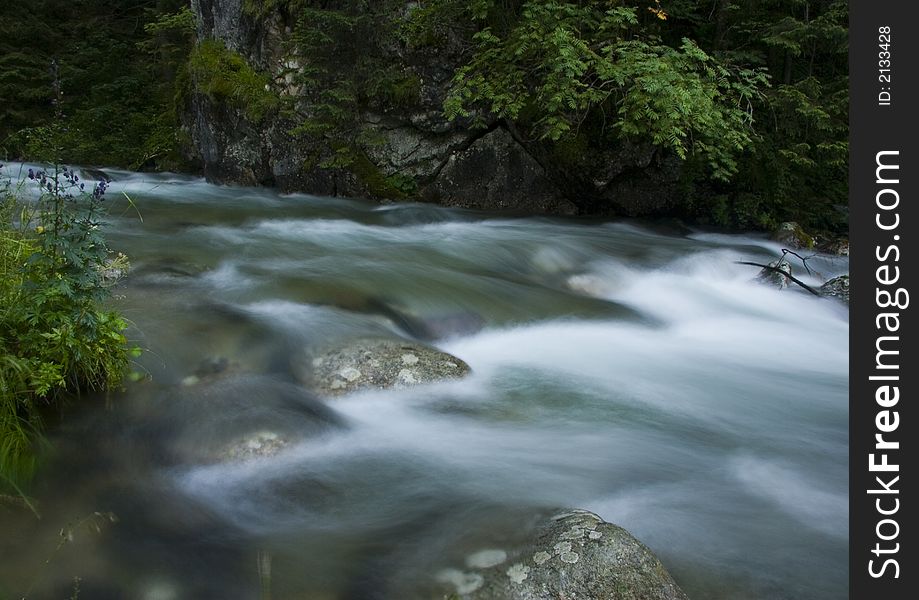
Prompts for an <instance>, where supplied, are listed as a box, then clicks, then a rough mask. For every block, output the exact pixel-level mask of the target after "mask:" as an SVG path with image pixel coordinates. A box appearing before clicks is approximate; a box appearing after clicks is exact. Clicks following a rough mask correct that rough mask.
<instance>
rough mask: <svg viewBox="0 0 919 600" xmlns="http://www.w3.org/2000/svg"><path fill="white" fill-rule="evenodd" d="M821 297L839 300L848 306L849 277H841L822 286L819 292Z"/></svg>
mask: <svg viewBox="0 0 919 600" xmlns="http://www.w3.org/2000/svg"><path fill="white" fill-rule="evenodd" d="M817 291H818V292H820V295H821V296H824V297H826V298H837V299H839V300H841V301H843V302H845V303H846V304H848V303H849V276H848V275H840V276H839V277H834V278H833V279H830V280H829V281H827V282H826V283H824V284H823V285H821V286H820V289H819V290H817Z"/></svg>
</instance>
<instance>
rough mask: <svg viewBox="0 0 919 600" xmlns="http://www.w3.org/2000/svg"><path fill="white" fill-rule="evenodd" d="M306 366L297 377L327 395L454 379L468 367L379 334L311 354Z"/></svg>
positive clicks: (457, 359)
mask: <svg viewBox="0 0 919 600" xmlns="http://www.w3.org/2000/svg"><path fill="white" fill-rule="evenodd" d="M309 366H310V368H309V369H308V372H304V373H301V379H302V380H304V381H305V382H306V383H307V384H308V385H309V386H310V387H311V388H312V389H313V390H315V391H316V392H317V393H319V394H323V395H328V396H339V395H342V394H347V393H349V392H354V391H357V390H362V389H373V388H378V389H384V388H394V387H409V386H413V385H418V384H424V383H432V382H436V381H442V380H447V379H457V378H460V377H463V376H464V375H466V374H468V373H469V371H470V369H469V365H467V364H466V363H464V362H463V361H462V360H460V359H459V358H457V357H455V356H452V355H450V354H447V353H445V352H441V351H440V350H437V349H435V348H431V347H429V346H424V345H422V344H419V343H416V342H409V341H405V340H392V339H382V338H365V339H359V340H354V341H352V342H350V343H347V344H346V345H344V346H342V347H340V348H336V349H334V350H330V351H328V352H325V353H323V354H321V355H319V356H317V357H315V358H314V359H313V360H312V361H311V362H310V365H309ZM301 371H303V369H301Z"/></svg>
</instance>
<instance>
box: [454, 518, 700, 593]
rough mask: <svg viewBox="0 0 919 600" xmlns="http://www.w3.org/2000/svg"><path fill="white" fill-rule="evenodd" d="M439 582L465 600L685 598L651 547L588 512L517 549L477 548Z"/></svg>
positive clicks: (543, 527)
mask: <svg viewBox="0 0 919 600" xmlns="http://www.w3.org/2000/svg"><path fill="white" fill-rule="evenodd" d="M436 580H437V581H438V582H439V583H440V584H441V585H443V586H444V588H445V591H446V593H447V594H450V593H452V594H455V595H456V596H458V597H459V598H461V599H463V600H557V599H559V598H568V599H571V600H574V599H585V600H587V599H591V600H594V599H600V598H603V599H604V600H686V595H685V594H684V593H683V591H682V590H681V589H680V588H679V586H677V584H676V583H675V582H674V581H673V579H672V578H671V577H670V575H669V574H668V573H667V571H666V569H665V568H664V566H663V565H662V564H661V562H660V561H659V560H658V559H657V557H655V556H654V554H653V553H652V552H651V551H650V550H649V549H648V548H647V547H646V546H644V544H642V543H641V542H639V541H638V540H637V539H635V538H634V537H633V536H632V535H631V534H629V532H627V531H626V530H625V529H622V528H621V527H617V526H616V525H613V524H612V523H607V522H605V521H603V520H602V519H601V518H600V517H598V516H597V515H595V514H593V513H591V512H588V511H582V510H571V511H565V512H563V513H560V514H557V515H555V516H553V517H551V518H549V519H547V520H545V521H544V522H542V523H541V524H540V525H539V526H538V527H537V528H536V530H535V533H534V535H533V536H532V537H531V539H530V541H529V542H527V543H525V544H523V545H521V547H519V548H517V549H516V550H514V551H504V550H483V551H481V552H476V553H475V554H473V555H471V556H470V557H468V558H467V561H466V564H465V565H463V568H462V569H460V568H448V569H444V570H443V571H441V572H439V573H438V574H437V576H436Z"/></svg>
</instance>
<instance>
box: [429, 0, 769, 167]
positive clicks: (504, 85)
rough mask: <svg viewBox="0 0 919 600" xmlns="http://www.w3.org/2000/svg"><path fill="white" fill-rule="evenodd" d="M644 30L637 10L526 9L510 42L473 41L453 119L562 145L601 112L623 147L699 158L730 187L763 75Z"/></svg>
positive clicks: (495, 38) (490, 37) (453, 96)
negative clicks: (640, 143)
mask: <svg viewBox="0 0 919 600" xmlns="http://www.w3.org/2000/svg"><path fill="white" fill-rule="evenodd" d="M637 25H638V17H637V15H636V11H635V9H632V8H625V7H610V5H609V4H608V3H603V2H579V3H575V2H544V1H538V2H537V1H531V2H525V3H524V4H523V6H522V9H521V11H520V16H519V20H518V21H517V22H516V23H514V24H513V26H511V27H510V28H509V29H508V30H507V32H506V33H499V32H497V31H496V30H495V29H493V28H492V27H489V26H486V27H484V28H483V29H482V30H481V31H479V32H478V33H476V34H475V36H474V37H473V40H474V44H475V45H474V49H475V51H474V54H473V56H472V58H471V60H470V61H469V63H468V64H466V65H465V66H463V67H461V68H460V69H459V70H458V71H457V73H456V76H455V77H454V86H453V88H452V90H451V93H450V95H449V96H448V98H447V100H446V103H445V111H446V114H447V116H448V117H450V118H453V119H455V118H458V117H466V118H469V117H474V118H477V119H478V120H479V121H480V122H481V121H484V120H485V119H489V118H500V119H507V120H511V121H522V122H523V123H524V124H525V125H526V126H527V127H528V129H529V130H530V131H531V132H533V133H534V134H535V135H537V136H538V137H540V138H543V139H548V140H552V141H558V140H560V139H562V138H563V137H567V136H569V135H571V134H572V133H573V132H575V131H577V129H578V128H579V127H580V126H581V124H582V123H584V121H585V120H586V119H587V118H588V116H589V115H590V114H592V113H595V112H597V111H599V112H602V113H603V114H605V115H607V116H608V118H609V120H610V122H611V126H612V127H613V128H614V130H615V131H617V132H618V134H619V135H620V136H621V137H626V138H636V139H639V140H647V141H650V142H652V143H653V144H655V145H656V146H659V147H661V148H666V149H669V150H671V151H673V152H674V153H676V154H677V155H678V156H680V157H681V158H684V159H685V158H686V157H687V156H688V155H689V154H694V155H695V156H696V157H697V158H701V159H702V160H704V161H705V162H706V163H707V164H708V165H709V167H710V172H711V175H712V176H713V177H714V178H716V179H722V180H727V179H729V178H730V177H731V176H732V175H733V174H734V173H735V172H736V170H737V164H736V160H735V158H734V157H735V156H736V155H737V154H739V153H740V152H742V151H743V149H744V147H745V146H746V145H748V144H750V143H751V142H752V140H753V131H752V122H753V116H752V111H751V110H750V109H751V106H752V105H751V102H752V101H753V100H754V99H755V98H756V97H757V96H758V95H759V94H760V91H759V90H760V88H761V87H763V86H764V85H765V84H766V78H765V76H764V74H763V73H762V72H759V71H757V70H755V69H744V68H738V67H736V66H734V65H731V64H730V63H725V62H721V61H717V60H715V59H714V58H713V57H711V56H710V55H708V54H707V53H705V52H704V51H703V50H702V49H700V48H699V46H698V45H697V44H696V43H695V42H693V41H691V40H690V39H688V38H684V39H683V40H682V41H681V44H680V46H679V47H671V46H668V45H666V44H664V43H662V42H661V40H660V39H659V38H658V37H656V36H654V35H652V34H649V33H647V32H646V31H644V30H639V29H638V28H637Z"/></svg>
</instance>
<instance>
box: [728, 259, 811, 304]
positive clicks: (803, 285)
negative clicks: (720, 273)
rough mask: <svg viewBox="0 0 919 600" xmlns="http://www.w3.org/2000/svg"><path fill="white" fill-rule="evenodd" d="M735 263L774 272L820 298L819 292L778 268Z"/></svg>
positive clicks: (757, 264) (753, 263) (752, 263)
mask: <svg viewBox="0 0 919 600" xmlns="http://www.w3.org/2000/svg"><path fill="white" fill-rule="evenodd" d="M735 262H736V263H737V264H738V265H751V266H753V267H762V268H763V269H766V270H767V271H775V272H776V273H780V274H782V275H784V276H785V277H787V278H788V279H790V280H792V281H794V282H795V283H797V284H798V285H800V286H801V287H803V288H804V289H805V290H807V291H808V292H810V293H811V294H813V295H815V296H820V292H818V291H817V290H815V289H814V288H812V287H811V286H809V285H807V284H806V283H804V282H803V281H801V280H800V279H798V278H797V277H795V276H794V275H791V274H790V273H788V272H786V271H783V270H782V269H780V268H778V267H773V266H771V265H761V264H759V263H755V262H748V261H745V260H738V261H735Z"/></svg>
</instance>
